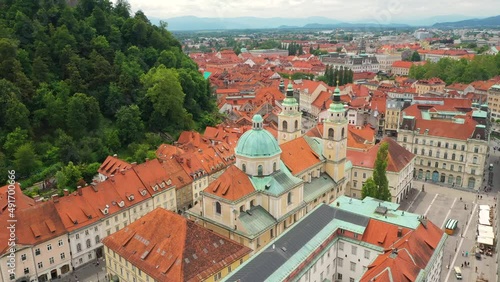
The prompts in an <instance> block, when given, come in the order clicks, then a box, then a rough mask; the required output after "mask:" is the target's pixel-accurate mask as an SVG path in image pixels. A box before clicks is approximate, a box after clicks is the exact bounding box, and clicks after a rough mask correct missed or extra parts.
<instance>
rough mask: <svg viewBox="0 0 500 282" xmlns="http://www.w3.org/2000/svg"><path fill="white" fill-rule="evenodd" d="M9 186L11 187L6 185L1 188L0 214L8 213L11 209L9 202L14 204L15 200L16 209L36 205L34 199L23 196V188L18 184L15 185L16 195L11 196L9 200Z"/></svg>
mask: <svg viewBox="0 0 500 282" xmlns="http://www.w3.org/2000/svg"><path fill="white" fill-rule="evenodd" d="M9 186H10V185H5V186H2V187H0V214H2V213H4V212H6V210H7V208H8V207H9V202H11V203H12V202H13V200H14V199H15V205H16V209H25V208H28V207H32V206H34V205H35V201H34V200H33V199H32V198H30V197H28V196H26V195H24V194H23V191H22V190H21V186H20V185H19V183H18V182H16V183H14V184H13V187H14V195H13V196H11V199H10V200H9V194H8V192H9V190H10V189H9ZM11 187H12V186H11ZM12 197H13V198H12Z"/></svg>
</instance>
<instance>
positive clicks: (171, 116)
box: [141, 65, 193, 129]
mask: <svg viewBox="0 0 500 282" xmlns="http://www.w3.org/2000/svg"><path fill="white" fill-rule="evenodd" d="M141 82H142V83H143V84H144V87H145V88H146V89H147V90H146V97H147V98H148V100H149V102H150V103H151V104H152V106H153V109H154V111H155V112H156V113H157V118H155V124H150V126H151V125H152V126H153V127H154V128H157V129H167V128H171V129H173V128H177V129H182V128H192V125H193V124H192V118H191V116H189V115H188V113H187V111H186V109H185V108H184V107H183V104H184V97H185V94H184V92H182V87H181V84H180V83H179V79H178V74H177V72H175V71H174V70H172V69H167V68H166V67H165V66H164V65H160V66H158V67H156V68H152V69H150V70H149V72H148V73H147V74H145V75H143V76H142V78H141ZM158 115H159V116H158ZM160 117H163V118H164V120H163V121H162V122H161V124H158V122H159V119H158V118H160Z"/></svg>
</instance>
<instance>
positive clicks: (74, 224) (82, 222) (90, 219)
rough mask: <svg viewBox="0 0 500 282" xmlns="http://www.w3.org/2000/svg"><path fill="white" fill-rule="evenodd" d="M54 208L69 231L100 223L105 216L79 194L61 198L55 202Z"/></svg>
mask: <svg viewBox="0 0 500 282" xmlns="http://www.w3.org/2000/svg"><path fill="white" fill-rule="evenodd" d="M53 202H54V206H55V207H56V210H57V213H58V214H59V217H60V218H61V221H62V223H63V224H64V226H65V228H66V229H67V230H68V231H73V230H75V229H79V228H82V227H84V226H87V225H90V224H92V223H94V222H96V221H98V220H99V219H100V218H101V217H102V216H103V214H102V213H101V212H100V211H99V210H97V209H95V207H94V206H92V205H91V203H89V202H88V199H86V198H85V197H81V196H79V195H78V194H77V193H74V194H70V195H68V196H64V197H59V198H57V200H54V201H53Z"/></svg>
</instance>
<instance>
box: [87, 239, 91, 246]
mask: <svg viewBox="0 0 500 282" xmlns="http://www.w3.org/2000/svg"><path fill="white" fill-rule="evenodd" d="M90 247H91V244H90V239H87V248H90Z"/></svg>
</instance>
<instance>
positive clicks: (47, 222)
mask: <svg viewBox="0 0 500 282" xmlns="http://www.w3.org/2000/svg"><path fill="white" fill-rule="evenodd" d="M9 219H12V218H10V217H9V213H6V212H5V213H2V214H0V221H2V222H3V224H5V225H3V226H4V228H5V226H6V225H7V224H8V221H7V220H9ZM14 219H16V220H17V224H16V231H15V232H16V236H17V240H16V244H17V245H37V244H40V243H42V242H45V241H48V240H51V239H54V238H56V237H59V236H61V235H64V234H65V233H67V232H68V231H67V230H66V228H65V227H64V224H63V223H62V221H61V219H60V218H59V214H58V213H57V210H56V208H55V206H54V203H53V202H52V201H47V202H40V203H38V204H36V205H34V206H31V207H28V208H25V209H18V210H16V212H15V218H14ZM9 236H10V233H9V232H8V231H7V230H6V229H5V230H2V232H0V254H3V253H5V252H6V250H7V248H8V245H7V243H8V239H9Z"/></svg>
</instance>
